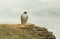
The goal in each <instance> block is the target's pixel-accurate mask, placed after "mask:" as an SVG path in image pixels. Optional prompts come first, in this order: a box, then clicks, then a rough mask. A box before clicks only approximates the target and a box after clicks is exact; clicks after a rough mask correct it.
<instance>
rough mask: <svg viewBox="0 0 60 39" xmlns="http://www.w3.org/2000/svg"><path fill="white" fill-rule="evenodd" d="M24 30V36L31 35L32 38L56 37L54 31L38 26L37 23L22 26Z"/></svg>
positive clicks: (53, 38)
mask: <svg viewBox="0 0 60 39" xmlns="http://www.w3.org/2000/svg"><path fill="white" fill-rule="evenodd" d="M20 29H22V31H24V33H25V34H24V33H23V34H24V36H26V37H30V38H31V39H55V36H54V35H53V33H52V32H49V31H48V30H47V29H46V28H44V27H38V26H35V25H31V24H30V25H28V27H25V28H20Z"/></svg>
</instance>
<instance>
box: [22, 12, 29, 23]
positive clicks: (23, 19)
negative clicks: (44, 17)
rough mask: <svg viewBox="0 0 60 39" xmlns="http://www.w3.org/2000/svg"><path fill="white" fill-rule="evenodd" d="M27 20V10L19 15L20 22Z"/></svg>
mask: <svg viewBox="0 0 60 39" xmlns="http://www.w3.org/2000/svg"><path fill="white" fill-rule="evenodd" d="M27 20H28V15H27V11H25V12H24V13H23V14H22V15H21V24H25V23H27Z"/></svg>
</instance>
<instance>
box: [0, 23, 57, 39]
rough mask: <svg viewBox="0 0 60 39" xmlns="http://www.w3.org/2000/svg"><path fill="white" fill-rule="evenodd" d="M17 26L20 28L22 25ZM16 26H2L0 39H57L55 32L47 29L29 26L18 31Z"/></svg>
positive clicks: (0, 26) (0, 27)
mask: <svg viewBox="0 0 60 39" xmlns="http://www.w3.org/2000/svg"><path fill="white" fill-rule="evenodd" d="M17 25H18V26H19V27H20V24H17ZM14 26H16V24H15V25H14ZM14 26H13V25H7V24H2V25H1V24H0V39H56V37H55V36H54V35H53V32H50V31H48V29H46V28H45V27H38V26H36V25H34V24H28V25H24V26H25V27H20V28H19V29H16V28H14Z"/></svg>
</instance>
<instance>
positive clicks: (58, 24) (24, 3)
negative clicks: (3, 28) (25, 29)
mask: <svg viewBox="0 0 60 39" xmlns="http://www.w3.org/2000/svg"><path fill="white" fill-rule="evenodd" d="M24 11H27V12H28V15H29V19H28V23H33V24H36V25H40V26H43V27H46V28H47V29H48V30H49V31H52V32H54V34H55V35H56V38H57V39H60V37H59V36H60V32H59V29H60V0H0V24H18V23H20V22H21V21H20V20H21V19H20V16H21V14H22V13H23V12H24Z"/></svg>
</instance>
